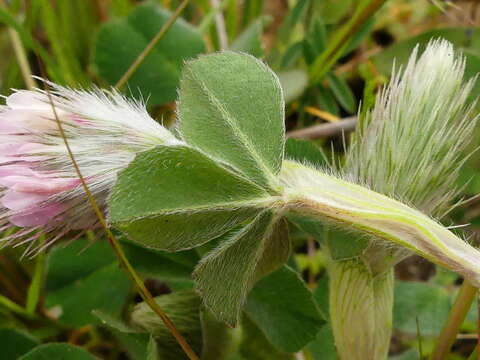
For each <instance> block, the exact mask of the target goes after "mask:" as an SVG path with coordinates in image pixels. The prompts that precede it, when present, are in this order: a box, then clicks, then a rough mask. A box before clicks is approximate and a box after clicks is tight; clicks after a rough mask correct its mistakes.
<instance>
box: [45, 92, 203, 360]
mask: <svg viewBox="0 0 480 360" xmlns="http://www.w3.org/2000/svg"><path fill="white" fill-rule="evenodd" d="M44 85H45V92H46V94H47V97H48V101H49V103H50V105H51V107H52V112H53V115H54V117H55V121H56V122H57V126H58V130H59V132H60V136H61V137H62V139H63V142H64V144H65V148H66V149H67V152H68V155H69V157H70V160H71V162H72V165H73V167H74V169H75V172H76V174H77V176H78V178H79V180H80V183H81V185H82V188H83V190H84V191H85V194H86V196H87V198H88V201H89V203H90V205H91V207H92V209H93V210H94V212H95V214H96V216H97V218H98V221H99V222H100V225H101V226H102V228H103V229H104V231H105V233H106V235H107V238H108V241H109V242H110V245H111V246H112V248H113V251H114V252H115V255H116V256H117V258H118V261H119V262H120V264H121V265H122V267H123V268H124V270H125V271H126V272H127V274H128V275H129V277H130V278H131V279H132V281H133V282H134V284H135V285H136V287H137V290H138V292H139V294H140V296H141V297H142V299H143V300H144V301H145V302H146V303H147V304H148V306H149V307H150V308H151V309H152V310H153V312H155V313H156V314H157V315H158V316H159V317H160V319H161V320H162V321H163V323H164V324H165V327H166V328H167V329H168V330H169V331H170V333H171V334H172V335H173V337H174V338H175V340H176V341H177V342H178V344H179V345H180V346H181V348H182V349H183V351H184V352H185V354H186V355H187V357H188V358H189V359H190V360H200V359H199V358H198V356H197V355H196V354H195V352H194V351H193V350H192V348H191V347H190V345H189V344H188V343H187V341H186V340H185V338H184V337H183V336H182V334H180V332H179V331H178V330H177V328H176V327H175V325H174V324H173V322H172V321H171V320H170V318H169V317H168V316H167V314H165V312H164V311H163V310H162V309H161V308H160V306H159V305H158V303H157V302H156V301H155V299H154V298H153V296H152V294H151V293H150V291H149V290H148V289H147V288H146V286H145V284H144V283H143V281H142V279H141V278H140V276H139V275H138V274H137V272H136V271H135V269H134V268H133V266H132V265H131V264H130V262H129V261H128V258H127V256H126V255H125V253H124V251H123V249H122V247H121V246H120V243H119V241H118V240H117V238H116V237H115V236H114V235H113V233H112V231H111V230H110V228H109V227H108V224H107V222H106V220H105V217H104V216H103V214H102V211H101V210H100V208H99V207H98V205H97V202H96V201H95V199H94V197H93V195H92V193H91V192H90V189H89V188H88V185H87V183H86V182H85V178H84V177H83V175H82V173H81V171H80V167H79V166H78V163H77V162H76V160H75V156H74V155H73V152H72V150H71V148H70V145H69V143H68V140H67V137H66V136H65V132H64V130H63V125H62V122H61V121H60V119H59V117H58V114H57V110H56V108H55V104H54V103H53V99H52V95H51V93H50V91H49V89H48V86H47V84H46V83H45V84H44Z"/></svg>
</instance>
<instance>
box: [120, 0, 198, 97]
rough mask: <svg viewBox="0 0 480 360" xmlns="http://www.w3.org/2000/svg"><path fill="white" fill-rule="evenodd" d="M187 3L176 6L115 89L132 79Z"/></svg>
mask: <svg viewBox="0 0 480 360" xmlns="http://www.w3.org/2000/svg"><path fill="white" fill-rule="evenodd" d="M188 2H189V0H183V2H182V3H181V4H180V5H179V6H178V8H177V9H176V10H175V12H174V13H173V14H172V16H170V19H168V21H167V22H166V23H165V24H164V25H163V26H162V28H161V29H160V30H159V31H158V33H157V34H156V35H155V36H154V38H153V39H152V40H151V41H150V43H149V44H148V45H147V46H146V47H145V49H143V51H142V52H141V53H140V54H139V55H138V57H137V58H136V59H135V61H134V62H133V63H132V65H130V67H129V68H128V70H127V71H126V72H125V74H123V76H122V77H121V78H120V80H118V82H117V83H116V84H115V88H117V89H121V88H122V87H123V86H124V85H125V84H126V83H127V81H128V79H130V78H131V77H132V75H133V74H134V73H135V71H137V69H138V68H139V67H140V65H142V63H143V61H144V60H145V59H146V57H147V56H148V55H149V54H150V53H151V52H152V50H153V48H154V47H155V45H157V43H158V42H159V41H160V40H161V39H162V38H163V36H164V35H165V34H166V33H167V31H168V30H169V29H170V27H171V26H172V25H173V24H174V23H175V20H177V18H178V17H179V16H180V14H181V13H182V11H183V9H185V7H186V6H187V5H188Z"/></svg>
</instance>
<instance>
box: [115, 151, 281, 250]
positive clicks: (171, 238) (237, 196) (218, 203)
mask: <svg viewBox="0 0 480 360" xmlns="http://www.w3.org/2000/svg"><path fill="white" fill-rule="evenodd" d="M274 200H275V199H274V198H272V197H270V196H269V195H268V194H267V193H266V192H265V191H264V190H263V189H261V188H260V187H258V186H257V185H256V184H254V183H253V182H251V181H249V180H247V179H245V178H243V177H240V176H239V175H238V174H236V173H234V172H233V170H231V169H227V168H226V167H222V166H220V165H219V164H218V163H216V162H215V161H214V160H212V159H210V158H209V157H207V156H205V155H204V154H202V153H201V152H199V151H197V150H195V149H192V148H189V147H186V146H175V147H166V146H158V147H157V148H155V149H152V150H150V151H146V152H144V153H141V154H139V155H138V156H137V158H136V159H135V160H134V161H133V162H132V163H131V164H130V166H129V167H128V168H127V169H126V170H125V171H123V172H122V173H121V174H120V175H119V177H118V181H117V184H116V185H115V187H114V189H113V193H112V196H111V198H110V201H109V204H110V221H111V223H112V224H113V225H114V226H116V227H117V228H118V229H120V230H122V231H124V232H125V233H126V234H127V235H128V236H129V237H130V238H131V239H132V240H135V241H137V242H139V243H140V244H142V245H144V246H147V247H152V248H156V249H161V250H168V251H178V250H183V249H189V248H192V247H195V246H198V245H201V244H203V243H205V242H207V241H209V240H211V239H213V238H215V237H218V236H220V235H222V234H223V233H225V232H227V231H228V230H230V229H231V228H233V227H234V226H236V225H239V224H241V223H242V222H244V221H245V220H247V219H249V218H253V217H254V216H255V214H257V213H258V212H259V211H260V210H261V208H262V207H264V206H269V204H271V203H272V201H274Z"/></svg>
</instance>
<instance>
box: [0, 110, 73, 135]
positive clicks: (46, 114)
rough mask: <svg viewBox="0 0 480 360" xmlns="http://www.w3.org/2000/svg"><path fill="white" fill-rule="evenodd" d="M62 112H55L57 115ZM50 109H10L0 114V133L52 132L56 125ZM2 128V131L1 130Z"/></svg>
mask: <svg viewBox="0 0 480 360" xmlns="http://www.w3.org/2000/svg"><path fill="white" fill-rule="evenodd" d="M62 114H64V112H63V111H62V112H60V110H57V115H58V116H61V115H62ZM54 119H55V118H54V115H53V113H52V111H51V109H44V110H40V109H10V110H7V111H4V112H2V113H1V114H0V124H2V125H1V126H0V131H1V132H0V133H3V134H19V133H25V132H30V131H32V132H38V131H40V132H45V131H54V130H56V129H57V127H58V125H57V123H56V122H55V120H54ZM3 128H4V130H2V129H3Z"/></svg>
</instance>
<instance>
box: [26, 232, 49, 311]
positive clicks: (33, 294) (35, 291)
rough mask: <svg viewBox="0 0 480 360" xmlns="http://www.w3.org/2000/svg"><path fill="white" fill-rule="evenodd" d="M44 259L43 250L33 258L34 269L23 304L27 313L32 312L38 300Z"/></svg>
mask: <svg viewBox="0 0 480 360" xmlns="http://www.w3.org/2000/svg"><path fill="white" fill-rule="evenodd" d="M44 241H45V238H43V240H42V242H44ZM45 261H46V256H45V253H44V252H41V253H40V254H38V255H37V258H36V260H35V270H34V273H33V278H32V282H31V283H30V287H29V288H28V293H27V303H26V305H25V310H26V311H27V312H28V313H29V314H34V313H35V310H36V309H37V305H38V300H39V299H40V293H41V291H42V288H43V279H44V273H45Z"/></svg>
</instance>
